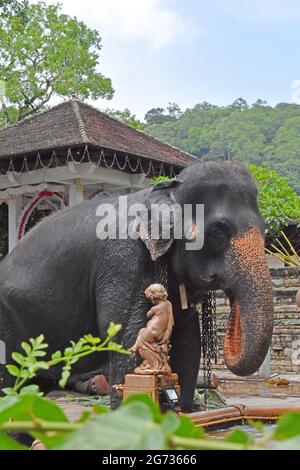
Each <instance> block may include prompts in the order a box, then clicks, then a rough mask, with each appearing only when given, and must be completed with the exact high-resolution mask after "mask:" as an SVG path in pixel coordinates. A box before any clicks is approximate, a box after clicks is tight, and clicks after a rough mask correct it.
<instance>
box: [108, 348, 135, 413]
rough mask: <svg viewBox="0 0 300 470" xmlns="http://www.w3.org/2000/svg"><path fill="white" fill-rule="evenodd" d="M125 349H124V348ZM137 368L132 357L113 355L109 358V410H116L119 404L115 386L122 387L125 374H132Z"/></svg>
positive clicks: (119, 399)
mask: <svg viewBox="0 0 300 470" xmlns="http://www.w3.org/2000/svg"><path fill="white" fill-rule="evenodd" d="M125 349H126V348H125ZM136 366H137V359H136V357H135V356H134V355H132V356H122V357H121V356H120V355H117V354H115V353H112V354H111V358H110V374H109V386H110V406H111V409H113V410H114V409H116V408H117V407H118V406H119V405H120V403H121V397H120V395H119V394H118V392H117V390H116V388H115V386H116V385H123V384H124V380H125V375H126V374H132V373H133V371H134V369H135V367H136Z"/></svg>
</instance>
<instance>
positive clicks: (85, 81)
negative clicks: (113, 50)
mask: <svg viewBox="0 0 300 470" xmlns="http://www.w3.org/2000/svg"><path fill="white" fill-rule="evenodd" d="M61 8H62V7H61V5H60V4H56V5H47V4H46V3H45V2H43V1H39V2H38V3H29V2H28V1H23V2H20V1H19V2H18V1H16V0H13V1H11V2H4V6H2V10H0V13H1V15H0V55H1V62H0V76H1V80H3V81H4V83H5V85H6V96H5V98H4V100H3V103H2V110H1V112H0V126H1V125H2V126H4V125H6V124H10V123H13V122H16V121H19V120H21V119H24V118H26V117H28V116H31V115H33V114H35V113H37V112H38V111H40V110H42V109H44V107H45V106H46V105H47V103H48V102H49V101H50V99H51V98H52V97H53V96H60V97H70V95H71V94H72V95H75V96H76V97H77V98H79V99H87V98H92V99H97V98H107V99H110V98H112V96H113V93H114V90H113V88H112V84H111V80H110V79H109V78H106V77H104V76H103V75H102V74H101V73H100V72H98V71H97V66H98V64H99V58H100V51H101V49H102V45H101V37H100V35H99V33H98V32H97V31H95V30H92V29H90V28H88V27H87V26H86V25H85V24H84V23H83V22H81V21H78V20H77V18H71V17H70V16H68V15H65V14H62V13H61ZM0 9H1V5H0Z"/></svg>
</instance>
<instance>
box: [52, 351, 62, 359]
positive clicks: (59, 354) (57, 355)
mask: <svg viewBox="0 0 300 470" xmlns="http://www.w3.org/2000/svg"><path fill="white" fill-rule="evenodd" d="M61 357H62V353H61V351H57V352H56V353H54V354H52V356H51V359H52V361H57V360H59V359H61Z"/></svg>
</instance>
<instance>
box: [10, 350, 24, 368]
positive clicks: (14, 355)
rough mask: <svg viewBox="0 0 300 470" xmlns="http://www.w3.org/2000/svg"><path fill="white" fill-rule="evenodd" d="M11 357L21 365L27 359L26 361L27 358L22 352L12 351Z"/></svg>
mask: <svg viewBox="0 0 300 470" xmlns="http://www.w3.org/2000/svg"><path fill="white" fill-rule="evenodd" d="M11 357H12V358H13V360H14V361H15V362H17V363H18V364H20V366H23V365H24V363H25V361H26V358H25V357H24V356H22V354H19V353H16V352H14V353H12V355H11Z"/></svg>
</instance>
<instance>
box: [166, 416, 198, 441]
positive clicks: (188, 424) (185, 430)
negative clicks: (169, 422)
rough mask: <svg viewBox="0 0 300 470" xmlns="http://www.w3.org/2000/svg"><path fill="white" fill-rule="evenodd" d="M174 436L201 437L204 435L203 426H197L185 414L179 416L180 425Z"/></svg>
mask: <svg viewBox="0 0 300 470" xmlns="http://www.w3.org/2000/svg"><path fill="white" fill-rule="evenodd" d="M174 434H175V436H181V437H191V438H195V439H196V438H200V439H201V438H203V437H204V436H205V433H204V430H203V428H199V427H197V426H196V425H195V424H194V423H193V422H192V421H191V420H190V419H189V418H188V417H187V416H181V417H180V426H179V427H178V429H177V430H176V432H175V433H174Z"/></svg>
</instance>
